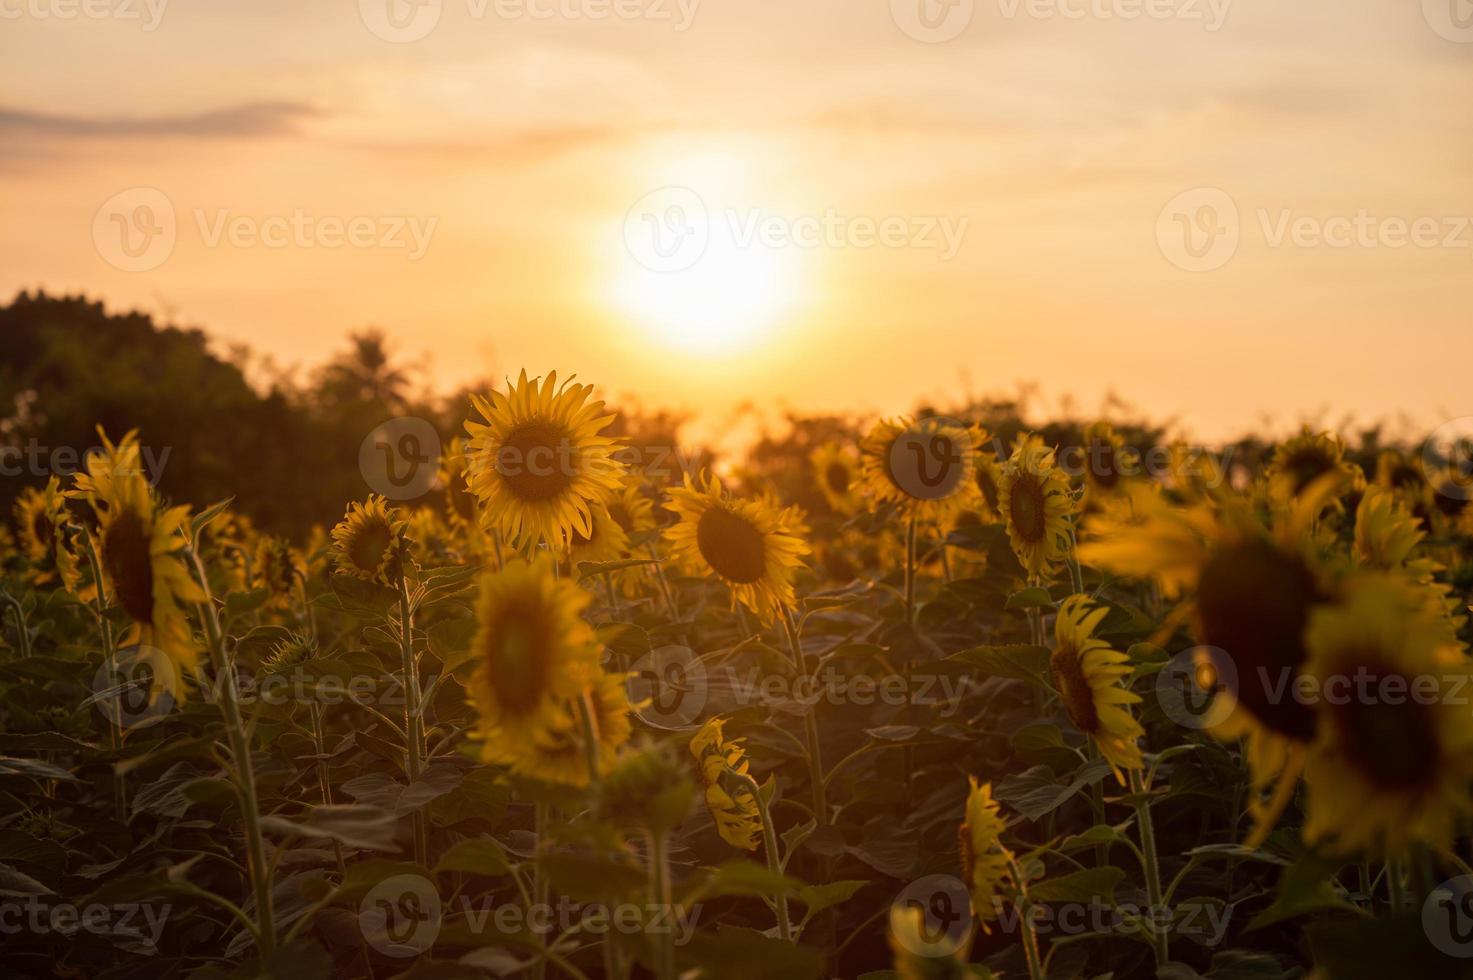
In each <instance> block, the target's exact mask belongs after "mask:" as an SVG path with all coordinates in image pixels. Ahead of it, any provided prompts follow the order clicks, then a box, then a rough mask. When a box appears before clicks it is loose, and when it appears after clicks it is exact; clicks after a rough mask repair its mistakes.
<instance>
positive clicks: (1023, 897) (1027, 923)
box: [1005, 852, 1046, 980]
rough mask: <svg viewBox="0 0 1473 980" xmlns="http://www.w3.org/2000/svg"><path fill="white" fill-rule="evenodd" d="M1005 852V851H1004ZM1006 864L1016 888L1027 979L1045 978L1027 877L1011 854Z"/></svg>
mask: <svg viewBox="0 0 1473 980" xmlns="http://www.w3.org/2000/svg"><path fill="white" fill-rule="evenodd" d="M1005 853H1006V852H1005ZM1007 857H1008V865H1009V867H1010V868H1011V869H1012V875H1013V881H1014V882H1015V883H1016V885H1017V888H1018V901H1017V909H1018V924H1019V925H1020V926H1021V931H1022V940H1023V958H1024V959H1025V960H1027V962H1028V980H1045V977H1046V974H1045V972H1044V968H1043V956H1042V955H1041V953H1040V952H1039V947H1038V933H1037V932H1035V931H1034V928H1033V916H1032V911H1033V902H1032V901H1031V900H1030V899H1029V898H1028V884H1027V879H1026V878H1025V877H1024V876H1023V869H1022V868H1021V867H1020V866H1019V865H1018V861H1017V859H1016V858H1014V857H1013V855H1012V854H1008V855H1007Z"/></svg>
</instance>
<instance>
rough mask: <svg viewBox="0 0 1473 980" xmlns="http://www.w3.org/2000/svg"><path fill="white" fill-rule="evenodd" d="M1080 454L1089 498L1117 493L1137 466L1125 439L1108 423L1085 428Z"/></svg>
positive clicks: (1135, 455)
mask: <svg viewBox="0 0 1473 980" xmlns="http://www.w3.org/2000/svg"><path fill="white" fill-rule="evenodd" d="M1079 451H1080V454H1081V456H1082V462H1083V464H1084V465H1083V469H1084V485H1085V486H1086V487H1087V488H1088V489H1089V494H1090V496H1091V497H1092V498H1099V497H1108V496H1112V495H1115V494H1118V493H1120V492H1121V490H1122V489H1123V488H1124V487H1125V486H1126V485H1127V484H1128V482H1129V479H1130V477H1131V476H1132V475H1134V474H1135V472H1136V471H1137V468H1138V465H1139V456H1138V455H1137V454H1136V452H1135V451H1134V450H1129V449H1126V447H1125V439H1124V438H1122V437H1121V436H1120V435H1119V433H1117V432H1116V431H1115V428H1114V426H1112V425H1110V423H1108V422H1095V423H1093V424H1092V425H1090V426H1088V427H1087V428H1086V429H1085V430H1084V440H1083V443H1082V444H1081V445H1080V447H1079Z"/></svg>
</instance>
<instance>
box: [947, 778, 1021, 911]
mask: <svg viewBox="0 0 1473 980" xmlns="http://www.w3.org/2000/svg"><path fill="white" fill-rule="evenodd" d="M968 778H969V780H970V782H971V788H970V789H969V790H968V791H967V803H966V809H965V810H964V813H965V817H964V819H963V821H962V824H961V826H960V827H959V828H958V834H957V836H958V838H959V846H960V850H961V859H962V881H964V882H965V883H966V886H967V890H968V891H969V892H970V893H971V895H972V911H973V912H974V913H975V914H976V916H977V918H978V919H979V920H980V921H981V922H982V929H983V931H984V932H990V931H991V930H990V929H988V928H987V923H989V922H995V921H997V919H998V916H999V915H1000V913H1001V912H1002V906H1003V898H1004V894H1005V892H1006V890H1007V889H1008V888H1010V887H1012V886H1013V870H1012V869H1013V857H1012V853H1011V852H1010V851H1009V850H1008V849H1007V847H1005V846H1004V845H1003V843H1002V832H1003V830H1004V829H1006V826H1007V824H1006V823H1005V822H1004V821H1003V818H1002V812H1001V809H1000V808H999V806H998V803H997V801H996V800H994V799H993V798H992V784H991V783H980V784H979V783H978V782H977V779H976V777H975V776H972V777H968Z"/></svg>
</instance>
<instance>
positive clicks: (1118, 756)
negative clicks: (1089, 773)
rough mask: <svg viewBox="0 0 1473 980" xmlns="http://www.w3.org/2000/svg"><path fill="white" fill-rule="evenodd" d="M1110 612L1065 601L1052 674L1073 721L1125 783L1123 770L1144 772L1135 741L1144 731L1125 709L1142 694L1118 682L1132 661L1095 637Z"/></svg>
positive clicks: (1077, 599) (1076, 599)
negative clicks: (1140, 770) (1096, 631)
mask: <svg viewBox="0 0 1473 980" xmlns="http://www.w3.org/2000/svg"><path fill="white" fill-rule="evenodd" d="M1108 613H1109V610H1108V609H1106V608H1104V607H1103V606H1094V605H1093V603H1091V602H1090V600H1089V599H1088V598H1087V597H1086V596H1082V595H1076V596H1070V597H1069V598H1068V599H1067V600H1065V602H1064V604H1063V606H1061V607H1060V609H1059V615H1058V618H1057V619H1055V620H1054V637H1055V639H1056V640H1057V644H1056V646H1055V649H1054V653H1053V656H1052V657H1051V658H1050V660H1049V672H1050V674H1052V675H1053V679H1054V686H1055V687H1056V688H1058V691H1059V696H1060V697H1061V698H1062V699H1063V702H1064V708H1065V710H1066V711H1067V712H1068V714H1069V720H1070V721H1071V722H1073V723H1074V727H1075V728H1077V729H1079V730H1080V731H1081V732H1083V733H1084V734H1085V735H1087V736H1089V738H1090V739H1091V740H1092V741H1093V742H1094V744H1095V746H1096V747H1097V748H1098V749H1099V750H1100V755H1101V756H1103V757H1104V759H1105V761H1106V762H1108V763H1110V768H1111V769H1113V770H1115V778H1116V779H1118V780H1120V782H1121V784H1122V785H1123V784H1124V783H1125V773H1124V770H1126V769H1140V768H1141V750H1140V746H1139V745H1138V744H1137V742H1138V740H1139V739H1140V738H1142V737H1143V736H1144V735H1145V734H1146V733H1145V729H1143V728H1141V725H1140V722H1138V721H1136V720H1135V717H1134V716H1132V715H1131V713H1130V708H1129V707H1127V706H1128V705H1132V704H1139V703H1140V700H1141V699H1140V696H1139V695H1137V694H1135V693H1133V692H1131V691H1129V690H1127V689H1126V688H1125V687H1124V686H1123V685H1122V684H1121V683H1120V681H1121V680H1122V679H1123V678H1125V677H1127V676H1129V674H1130V671H1131V668H1130V661H1129V658H1128V657H1126V655H1125V654H1123V653H1121V652H1119V651H1118V650H1114V649H1112V648H1111V647H1110V644H1108V643H1106V642H1105V641H1104V640H1101V639H1099V638H1098V637H1096V636H1095V635H1094V633H1095V630H1096V629H1098V628H1099V625H1100V622H1101V621H1102V620H1104V618H1105V616H1106V615H1107V614H1108Z"/></svg>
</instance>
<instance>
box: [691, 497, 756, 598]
mask: <svg viewBox="0 0 1473 980" xmlns="http://www.w3.org/2000/svg"><path fill="white" fill-rule="evenodd" d="M696 544H697V545H698V546H699V547H700V549H701V557H702V558H705V559H706V563H707V564H709V565H710V566H711V567H712V568H714V569H715V570H716V574H717V575H720V576H721V577H722V578H724V579H726V580H727V581H728V582H735V583H736V584H738V585H750V584H752V583H753V582H756V581H758V580H759V579H761V578H762V576H763V574H764V573H765V572H766V571H767V552H766V549H765V548H764V546H763V543H762V532H761V531H759V530H757V529H756V528H755V527H753V526H752V524H751V523H750V522H749V521H747V520H746V519H745V518H743V517H740V516H738V515H736V514H733V513H732V512H731V511H728V510H723V509H721V508H719V507H712V508H711V509H709V510H707V511H706V512H705V513H704V514H702V515H701V520H700V523H698V524H697V525H696Z"/></svg>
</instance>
